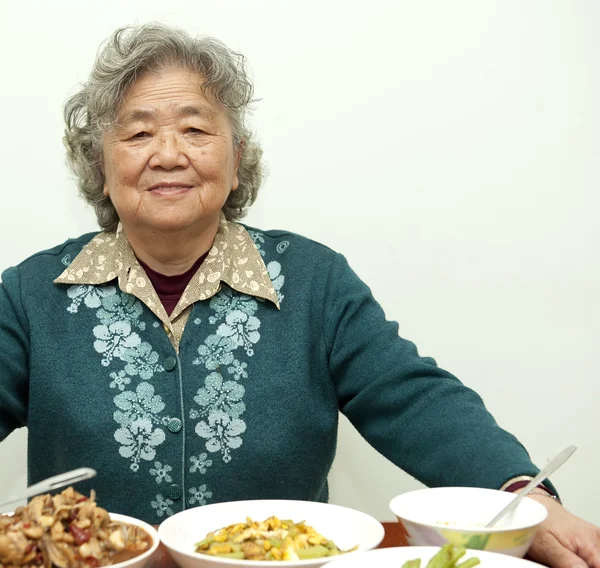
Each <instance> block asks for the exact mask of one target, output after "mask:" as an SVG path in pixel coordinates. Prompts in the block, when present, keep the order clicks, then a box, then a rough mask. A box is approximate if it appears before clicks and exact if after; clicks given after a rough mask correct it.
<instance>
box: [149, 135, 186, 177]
mask: <svg viewBox="0 0 600 568" xmlns="http://www.w3.org/2000/svg"><path fill="white" fill-rule="evenodd" d="M155 142H156V147H155V150H154V153H153V154H152V156H151V158H150V162H149V164H150V167H152V168H162V169H164V170H172V169H175V168H185V167H187V166H188V165H189V160H188V157H187V154H186V153H185V148H184V145H183V140H180V139H179V137H178V136H177V135H176V134H169V135H163V136H157V137H156V140H155Z"/></svg>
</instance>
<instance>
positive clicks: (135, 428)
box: [114, 418, 165, 471]
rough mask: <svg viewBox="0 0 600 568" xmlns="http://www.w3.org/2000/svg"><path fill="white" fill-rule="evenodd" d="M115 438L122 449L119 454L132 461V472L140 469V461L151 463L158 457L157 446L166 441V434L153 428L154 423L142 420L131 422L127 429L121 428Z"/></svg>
mask: <svg viewBox="0 0 600 568" xmlns="http://www.w3.org/2000/svg"><path fill="white" fill-rule="evenodd" d="M114 438H115V440H116V441H117V442H119V444H121V447H120V448H119V454H121V455H122V456H123V457H124V458H130V459H131V465H130V466H129V467H130V468H131V470H132V471H138V470H139V469H140V460H145V461H151V460H153V459H154V458H155V456H156V449H155V448H156V446H159V445H160V444H162V443H163V442H164V441H165V433H164V431H163V430H161V429H160V428H156V429H155V428H153V427H152V422H150V420H148V419H147V418H141V419H139V420H135V421H134V422H131V423H130V424H129V425H127V427H125V428H119V429H118V430H117V431H116V432H115V434H114Z"/></svg>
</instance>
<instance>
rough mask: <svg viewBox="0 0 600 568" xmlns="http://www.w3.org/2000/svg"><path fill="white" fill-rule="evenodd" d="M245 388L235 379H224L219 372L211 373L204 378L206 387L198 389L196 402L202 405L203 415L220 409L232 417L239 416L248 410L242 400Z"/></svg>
mask: <svg viewBox="0 0 600 568" xmlns="http://www.w3.org/2000/svg"><path fill="white" fill-rule="evenodd" d="M244 393H245V389H244V387H243V386H242V385H240V384H239V383H236V382H235V381H225V382H224V381H223V377H222V376H221V375H219V373H211V374H210V375H208V377H206V379H204V388H201V389H198V392H197V394H196V396H195V397H194V402H196V403H197V404H198V405H199V406H201V407H202V409H203V410H202V412H201V415H202V416H207V415H209V414H210V413H211V412H213V411H216V410H220V411H223V412H225V413H227V415H228V416H230V417H232V418H239V417H240V415H241V414H243V413H244V412H245V410H246V405H245V404H244V403H243V402H241V400H242V398H244Z"/></svg>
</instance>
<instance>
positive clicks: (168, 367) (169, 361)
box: [163, 357, 177, 371]
mask: <svg viewBox="0 0 600 568" xmlns="http://www.w3.org/2000/svg"><path fill="white" fill-rule="evenodd" d="M163 367H164V368H165V371H172V370H173V369H175V368H176V367H177V359H175V357H167V358H166V359H165V362H164V364H163Z"/></svg>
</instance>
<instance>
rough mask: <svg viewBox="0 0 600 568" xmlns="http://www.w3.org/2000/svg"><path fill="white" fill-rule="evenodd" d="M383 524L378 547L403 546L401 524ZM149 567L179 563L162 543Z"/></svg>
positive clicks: (170, 567)
mask: <svg viewBox="0 0 600 568" xmlns="http://www.w3.org/2000/svg"><path fill="white" fill-rule="evenodd" d="M381 524H382V525H383V528H384V530H385V534H384V537H383V540H382V541H381V544H380V545H379V546H378V548H388V547H390V546H401V545H402V544H403V542H402V533H401V532H400V525H399V524H398V523H397V522H395V521H390V522H382V523H381ZM147 568H177V564H175V562H174V561H173V559H172V558H171V556H170V555H169V553H168V552H167V549H166V548H165V546H164V544H162V543H161V544H160V545H159V546H158V549H157V551H156V553H155V554H154V556H153V557H152V560H151V561H150V563H149V564H148V566H147Z"/></svg>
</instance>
